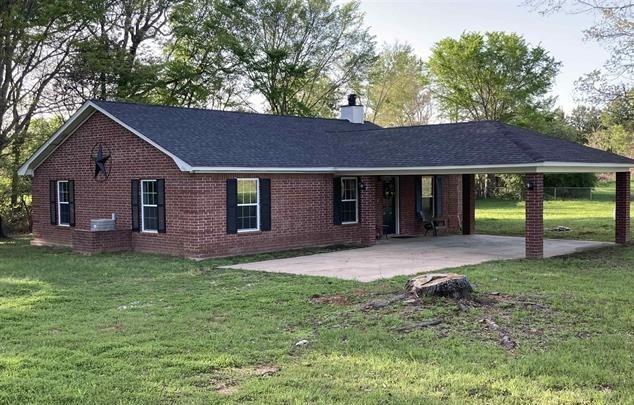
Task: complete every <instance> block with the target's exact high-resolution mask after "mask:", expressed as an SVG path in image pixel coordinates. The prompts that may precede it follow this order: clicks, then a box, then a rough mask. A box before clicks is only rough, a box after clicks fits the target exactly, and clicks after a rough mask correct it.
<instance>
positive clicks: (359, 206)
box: [357, 177, 362, 223]
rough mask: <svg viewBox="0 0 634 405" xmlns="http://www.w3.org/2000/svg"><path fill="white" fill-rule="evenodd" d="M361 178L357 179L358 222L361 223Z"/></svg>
mask: <svg viewBox="0 0 634 405" xmlns="http://www.w3.org/2000/svg"><path fill="white" fill-rule="evenodd" d="M361 185H362V183H361V177H357V222H358V223H361Z"/></svg>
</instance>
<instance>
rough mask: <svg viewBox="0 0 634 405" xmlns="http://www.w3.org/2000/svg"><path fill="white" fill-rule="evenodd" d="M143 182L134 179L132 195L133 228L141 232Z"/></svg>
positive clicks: (131, 189)
mask: <svg viewBox="0 0 634 405" xmlns="http://www.w3.org/2000/svg"><path fill="white" fill-rule="evenodd" d="M140 188H141V182H140V181H139V180H132V182H131V188H130V195H131V205H132V230H133V231H135V232H139V231H140V230H141V193H140V192H139V189H140Z"/></svg>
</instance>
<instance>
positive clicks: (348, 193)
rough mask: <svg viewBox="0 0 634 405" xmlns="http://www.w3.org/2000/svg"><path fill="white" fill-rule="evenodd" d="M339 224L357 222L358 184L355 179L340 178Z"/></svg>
mask: <svg viewBox="0 0 634 405" xmlns="http://www.w3.org/2000/svg"><path fill="white" fill-rule="evenodd" d="M340 199H341V223H342V224H355V223H357V222H358V221H359V216H358V212H359V182H358V179H357V178H356V177H342V178H341V197H340Z"/></svg>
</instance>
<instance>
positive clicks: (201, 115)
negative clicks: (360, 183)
mask: <svg viewBox="0 0 634 405" xmlns="http://www.w3.org/2000/svg"><path fill="white" fill-rule="evenodd" d="M93 103H94V104H96V105H98V106H99V107H101V108H103V109H105V110H106V111H108V112H109V113H110V114H112V115H113V116H115V117H116V118H118V119H119V120H121V121H123V122H124V123H126V124H127V125H128V126H130V127H132V128H134V129H135V130H137V131H138V132H140V133H142V134H143V135H145V136H147V137H148V138H150V139H151V140H152V141H154V142H156V143H157V144H159V145H161V146H162V147H164V148H165V149H167V150H168V151H170V152H171V153H173V154H174V155H176V156H178V157H179V158H181V159H182V160H184V161H185V162H187V163H189V164H190V165H192V166H214V167H329V166H332V165H333V164H334V162H335V160H334V159H333V153H334V150H333V148H332V146H333V145H334V144H333V142H332V141H331V139H332V137H333V136H332V135H331V134H330V133H329V131H349V130H355V129H376V128H380V127H378V126H377V125H374V124H372V123H369V122H368V123H365V124H362V125H360V124H352V123H350V122H348V121H344V120H339V119H323V118H305V117H293V116H280V115H270V114H254V113H244V112H235V111H216V110H204V109H196V108H177V107H166V106H155V105H142V104H132V103H120V102H108V101H93Z"/></svg>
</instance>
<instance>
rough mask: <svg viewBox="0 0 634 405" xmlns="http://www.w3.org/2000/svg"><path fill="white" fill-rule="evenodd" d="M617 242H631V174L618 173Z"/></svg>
mask: <svg viewBox="0 0 634 405" xmlns="http://www.w3.org/2000/svg"><path fill="white" fill-rule="evenodd" d="M615 200H616V210H615V226H614V229H615V242H616V243H620V244H626V243H629V242H630V172H617V173H616V198H615Z"/></svg>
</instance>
